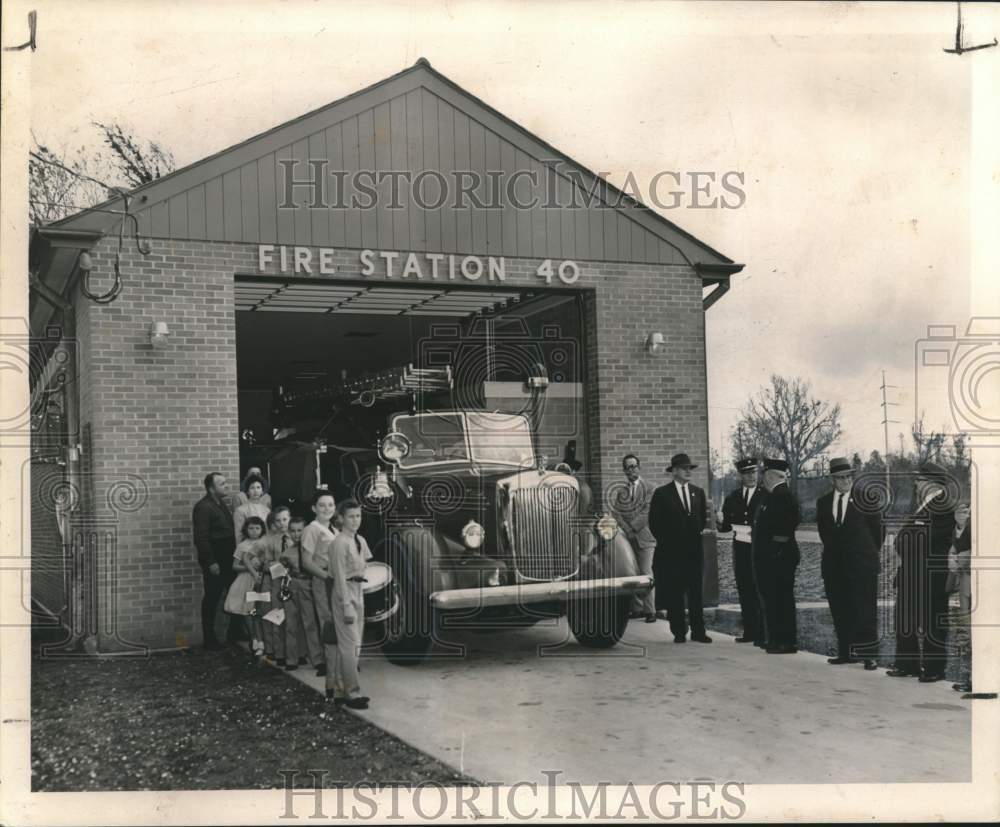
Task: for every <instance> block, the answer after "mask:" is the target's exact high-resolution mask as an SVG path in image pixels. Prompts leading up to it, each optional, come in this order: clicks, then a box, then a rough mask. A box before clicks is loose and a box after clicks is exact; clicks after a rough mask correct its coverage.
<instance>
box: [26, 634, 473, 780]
mask: <svg viewBox="0 0 1000 827" xmlns="http://www.w3.org/2000/svg"><path fill="white" fill-rule="evenodd" d="M301 668H309V667H301ZM31 709H32V722H31V759H32V760H31V776H32V789H33V790H34V791H45V792H55V791H74V790H174V789H190V790H217V789H269V788H280V787H283V786H284V781H283V777H282V776H281V775H279V770H282V769H285V770H300V771H302V772H301V773H300V775H299V776H297V777H296V779H295V782H294V783H295V786H302V787H305V786H312V783H313V782H312V780H311V778H310V776H308V775H305V774H304V771H305V770H307V769H323V768H326V769H328V770H329V772H328V774H327V775H326V776H325V779H324V780H325V783H324V786H328V787H332V786H336V785H337V784H339V783H347V784H350V783H354V782H360V781H367V782H371V783H384V784H391V783H393V782H398V783H419V782H421V781H423V782H437V783H440V784H444V785H455V784H458V783H473V784H475V783H476V782H475V781H473V780H472V779H469V778H466V777H464V776H461V775H458V774H457V773H456V772H455V771H453V770H452V769H450V768H449V767H447V766H445V765H444V764H442V763H441V762H439V761H436V760H434V759H432V758H429V757H428V756H426V755H424V754H423V753H421V752H419V751H417V750H416V749H413V748H412V747H410V746H408V745H406V744H404V743H403V742H402V741H400V740H399V739H397V738H394V737H392V736H391V735H388V734H386V733H385V732H383V731H382V730H381V729H378V728H377V727H375V726H372V725H371V724H369V723H367V722H365V721H363V720H361V719H360V718H357V717H355V716H354V715H352V714H350V713H349V712H346V711H337V710H335V708H334V707H333V705H332V704H328V703H326V702H325V701H324V699H323V697H322V696H321V695H319V693H317V692H314V691H313V690H311V689H309V688H308V687H306V686H304V685H303V684H301V683H299V682H298V681H294V680H291V678H290V677H289V676H287V675H285V674H284V673H283V672H281V671H280V670H278V669H275V668H273V667H270V666H254V665H252V664H250V663H249V658H248V657H247V655H246V653H245V652H243V651H242V650H236V649H235V648H232V649H228V650H225V651H221V652H205V651H203V650H201V649H198V650H190V651H182V652H175V653H166V654H157V655H151V656H150V657H145V658H142V657H139V658H132V657H109V658H87V657H80V658H74V659H65V658H62V659H43V658H41V657H39V656H38V655H37V653H36V655H35V657H34V660H33V663H32V692H31Z"/></svg>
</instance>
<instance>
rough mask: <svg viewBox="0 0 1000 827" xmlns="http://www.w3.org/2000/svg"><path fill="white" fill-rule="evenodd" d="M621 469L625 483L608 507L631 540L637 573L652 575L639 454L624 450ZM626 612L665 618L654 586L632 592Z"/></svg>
mask: <svg viewBox="0 0 1000 827" xmlns="http://www.w3.org/2000/svg"><path fill="white" fill-rule="evenodd" d="M622 470H624V471H625V483H626V484H625V486H624V487H622V488H619V489H618V491H617V492H616V493H615V501H614V504H613V506H612V510H613V511H614V515H615V519H616V520H618V524H619V525H620V526H621V527H622V529H623V530H624V532H625V537H626V539H628V541H629V543H631V544H632V550H633V551H634V552H635V560H636V564H637V565H638V567H639V571H640V573H642V574H648V575H652V574H653V552H654V551H655V550H656V538H655V537H654V536H653V532H652V531H650V530H649V503H650V501H651V500H652V498H653V488H652V486H651V485H649V483H647V482H646V481H645V480H644V479H643V478H642V477H641V476H639V458H638V457H637V456H636V455H635V454H626V455H625V456H624V457H623V458H622ZM629 616H630V617H632V618H638V617H644V618H645V619H646V622H647V623H655V622H656V618H657V616H659V617H661V618H662V619H663V620H666V618H667V613H666V612H665V611H662V610H661V611H660V612H657V611H656V589H655V588H652V589H650V590H649V591H648V592H647V593H646V594H644V595H642V596H639V595H636V597H635V598H634V602H633V604H632V613H631V614H630V615H629Z"/></svg>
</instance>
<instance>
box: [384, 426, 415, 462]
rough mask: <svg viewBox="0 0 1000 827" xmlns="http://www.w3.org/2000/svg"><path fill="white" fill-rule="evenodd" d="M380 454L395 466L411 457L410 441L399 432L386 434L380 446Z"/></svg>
mask: <svg viewBox="0 0 1000 827" xmlns="http://www.w3.org/2000/svg"><path fill="white" fill-rule="evenodd" d="M379 452H380V453H381V454H382V457H383V459H385V461H386V462H391V463H392V464H393V465H395V464H396V463H398V462H399V461H400V460H403V459H406V457H408V456H409V455H410V440H408V439H407V438H406V437H405V436H403V435H402V434H401V433H399V432H398V431H393V432H392V433H391V434H386V435H385V436H384V437H383V438H382V442H381V444H380V445H379Z"/></svg>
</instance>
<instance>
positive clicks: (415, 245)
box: [137, 85, 700, 264]
mask: <svg viewBox="0 0 1000 827" xmlns="http://www.w3.org/2000/svg"><path fill="white" fill-rule="evenodd" d="M460 106H461V107H463V108H459V107H460ZM476 111H477V110H476V109H475V108H474V107H470V106H467V105H466V104H465V103H463V102H459V104H458V105H456V101H455V100H453V99H451V98H449V97H448V96H447V95H445V96H444V97H442V93H441V90H436V91H432V88H429V87H428V86H424V85H420V86H417V87H415V88H413V89H410V90H409V91H404V92H402V93H401V94H396V95H395V96H394V97H391V98H390V97H388V96H385V98H384V99H383V100H382V102H380V103H377V104H375V105H373V106H372V107H371V108H369V109H363V110H361V111H360V112H358V113H357V114H351V115H349V116H347V117H343V118H341V119H340V120H334V121H333V122H332V123H325V124H324V123H317V127H318V129H317V131H315V132H313V133H312V134H310V135H309V136H308V137H304V138H301V139H299V140H296V141H295V142H294V144H290V145H287V146H285V147H283V148H281V149H278V150H276V151H273V152H268V153H266V154H263V155H262V156H261V157H259V158H257V159H253V160H249V161H246V162H245V163H243V164H242V166H239V167H235V168H233V169H229V170H226V171H224V172H221V173H220V174H216V175H215V176H214V177H211V178H207V179H206V180H205V181H204V182H201V183H198V184H196V185H195V186H193V187H191V188H189V189H186V190H181V191H179V192H177V191H175V192H173V193H171V194H169V196H167V197H164V198H163V199H162V200H161V201H159V202H153V203H152V204H150V205H148V206H146V208H145V209H144V210H143V211H142V212H141V213H138V214H137V215H139V216H141V219H140V220H141V221H142V228H143V233H144V234H146V235H153V236H156V237H173V238H178V239H183V238H190V239H195V240H209V241H244V242H248V243H255V242H261V243H275V244H286V245H291V244H297V245H314V246H334V247H347V248H354V249H357V248H363V247H368V248H373V249H383V250H395V251H401V252H406V251H410V250H413V251H418V252H443V253H453V254H476V255H504V256H510V257H527V258H543V259H544V258H551V259H567V258H573V259H579V260H581V261H586V260H594V261H621V262H628V263H649V264H686V263H687V259H686V258H685V255H684V254H683V253H681V252H680V250H684V251H686V252H687V254H688V257H697V256H698V255H700V251H699V250H698V247H697V243H696V242H693V241H691V240H689V239H687V238H685V237H683V236H682V235H679V234H678V235H677V237H676V238H675V239H674V240H673V241H672V242H671V241H666V240H664V238H662V237H661V236H660V235H659V234H658V233H656V232H652V231H651V230H649V229H647V228H646V227H645V226H643V225H642V224H640V223H638V222H637V221H636V220H634V219H633V215H634V213H633V208H630V207H627V206H626V207H621V208H618V209H615V208H611V207H609V206H607V204H606V203H605V202H603V201H602V200H601V199H600V198H599V196H598V195H597V187H596V186H595V185H594V183H593V182H591V181H587V180H584V177H583V176H582V174H577V173H576V171H575V170H572V169H571V170H569V171H568V172H565V171H564V170H565V169H566V165H565V164H564V163H563V162H562V161H559V162H558V163H557V162H556V159H552V158H549V157H548V155H547V154H545V150H544V149H543V148H541V147H539V149H538V154H533V153H532V152H529V151H526V148H521V147H519V146H516V145H515V143H513V142H512V140H513V135H512V133H511V131H510V130H507V129H505V128H503V127H501V126H498V125H497V123H495V122H490V126H487V125H486V124H485V122H484V121H488V119H484V121H480V120H478V119H477V117H475V113H476ZM470 113H472V114H470ZM331 119H332V116H331ZM244 157H245V155H244ZM223 158H224V156H223ZM322 159H325V160H326V166H325V167H324V168H322V182H321V186H322V189H321V191H320V194H319V195H320V200H319V206H318V207H317V208H316V209H312V208H311V206H310V205H311V204H312V203H313V197H314V193H313V187H312V184H311V182H312V180H313V168H312V166H311V165H310V163H309V161H310V160H322ZM281 160H294V162H295V163H294V166H293V167H292V168H291V170H290V171H289V175H291V177H292V180H293V181H297V182H303V183H301V184H292V185H291V193H292V205H290V206H288V207H285V208H282V207H281V204H282V202H283V201H284V199H285V192H286V187H287V184H286V182H285V172H284V169H283V168H282V167H281V165H280V161H281ZM390 171H393V172H406V173H408V174H409V178H408V180H407V181H402V182H397V189H398V197H399V200H400V206H399V207H395V208H394V207H392V206H391V199H392V195H393V193H392V188H393V180H392V178H391V177H390V176H385V177H384V178H383V180H382V181H381V182H380V183H379V182H377V181H376V180H375V178H373V177H372V173H375V174H377V173H379V172H382V173H385V172H390ZM333 172H337V173H340V174H341V175H340V176H339V177H338V176H334V175H332V174H331V173H333ZM361 172H365V173H367V174H366V175H364V176H362V177H361V179H360V181H358V180H357V179H356V176H358V174H359V173H361ZM431 172H432V173H434V174H428V173H431ZM468 172H472V173H476V174H478V176H479V178H478V180H477V181H476V183H475V186H474V187H471V188H469V187H468V184H469V183H470V179H469V178H468V177H467V176H465V175H463V176H461V177H458V176H457V175H456V173H468ZM498 172H500V173H502V175H500V176H497V175H495V174H494V175H493V176H492V177H491V176H490V173H498ZM522 172H524V173H528V174H530V175H531V176H533V178H532V177H527V176H521V177H519V178H517V179H516V180H515V179H514V178H513V176H514V175H515V174H517V173H522ZM421 173H423V174H421ZM512 182H513V183H512ZM442 188H444V190H443V191H442ZM463 188H464V189H468V190H469V192H468V195H467V196H464V197H460V196H459V190H460V189H463ZM418 190H419V193H420V197H419V198H414V194H415V193H416V192H417V191H418ZM366 191H374V192H375V193H377V200H376V202H375V203H374V204H372V205H371V206H366V204H367V203H368V201H369V200H370V196H369V195H368V194H367V192H366ZM512 195H513V196H514V197H512ZM355 200H357V201H358V202H359V203H358V204H357V206H354V201H355ZM516 201H520V202H521V203H528V202H531V203H532V205H531V206H528V207H525V208H523V209H522V208H518V207H517V206H516V205H515V202H516ZM426 203H430V204H437V203H440V206H438V207H436V208H432V209H427V208H425V207H424V206H422V204H426ZM675 244H676V245H677V246H675ZM678 248H679V249H678Z"/></svg>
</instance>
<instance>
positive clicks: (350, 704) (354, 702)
mask: <svg viewBox="0 0 1000 827" xmlns="http://www.w3.org/2000/svg"><path fill="white" fill-rule="evenodd" d="M344 705H345V706H346V707H347V708H348V709H368V698H366V697H365V696H364V695H359V696H358V697H356V698H348V699H347V701H346V702H345V703H344Z"/></svg>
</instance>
